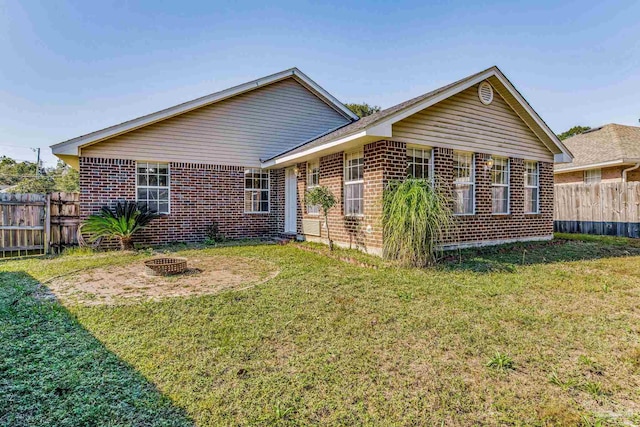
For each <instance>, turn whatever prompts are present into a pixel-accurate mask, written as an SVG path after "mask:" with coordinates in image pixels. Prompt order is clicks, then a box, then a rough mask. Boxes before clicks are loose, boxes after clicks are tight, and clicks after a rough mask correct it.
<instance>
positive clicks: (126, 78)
mask: <svg viewBox="0 0 640 427" xmlns="http://www.w3.org/2000/svg"><path fill="white" fill-rule="evenodd" d="M639 18H640V2H638V1H607V2H601V1H599V2H594V3H593V4H589V2H585V1H575V2H556V1H544V0H540V1H536V2H514V1H512V0H509V1H496V2H489V1H459V2H437V1H434V2H432V1H424V0H423V1H393V2H391V1H384V2H383V1H376V0H370V1H367V2H360V1H353V0H349V1H344V0H341V1H335V2H333V1H331V2H330V1H327V2H322V3H321V4H318V2H305V1H301V0H298V1H291V2H278V1H264V0H262V1H257V2H252V1H247V2H245V1H224V2H216V1H210V0H209V1H187V0H183V1H180V2H177V1H162V0H154V1H136V2H134V1H108V0H102V1H99V2H98V1H86V0H81V1H66V0H55V1H50V0H46V1H41V2H36V1H30V0H20V1H10V0H0V155H3V154H5V155H9V156H12V157H14V158H18V159H25V160H35V153H34V152H33V151H32V149H33V148H37V147H40V148H41V149H42V157H43V159H44V160H45V162H46V163H47V164H49V165H52V164H54V163H55V160H54V159H55V158H54V157H53V156H52V154H51V150H50V149H49V146H50V145H52V144H55V143H58V142H61V141H64V140H66V139H69V138H73V137H76V136H79V135H83V134H86V133H89V132H92V131H95V130H98V129H102V128H104V127H107V126H110V125H113V124H117V123H120V122H123V121H126V120H130V119H132V118H135V117H138V116H141V115H144V114H148V113H151V112H154V111H157V110H160V109H164V108H167V107H170V106H173V105H175V104H178V103H181V102H184V101H188V100H190V99H193V98H197V97H199V96H203V95H206V94H209V93H212V92H216V91H219V90H222V89H225V88H227V87H230V86H234V85H237V84H240V83H243V82H246V81H249V80H253V79H256V78H259V77H262V76H265V75H268V74H272V73H275V72H278V71H281V70H284V69H287V68H290V67H293V66H297V67H298V68H300V69H301V70H302V71H303V72H304V73H305V74H307V75H308V76H309V77H311V78H312V79H313V80H315V81H316V82H317V83H318V84H320V85H321V86H322V87H324V88H325V89H326V90H328V91H329V92H330V93H331V94H333V95H334V96H335V97H337V98H338V99H340V100H341V101H343V102H367V103H369V104H375V105H380V106H382V107H383V108H386V107H390V106H392V105H394V104H397V103H399V102H402V101H404V100H406V99H409V98H411V97H414V96H417V95H420V94H422V93H425V92H428V91H430V90H433V89H435V88H438V87H440V86H442V85H445V84H448V83H451V82H453V81H455V80H458V79H460V78H463V77H465V76H467V75H470V74H473V73H475V72H478V71H480V70H483V69H485V68H488V67H490V66H492V65H497V66H498V67H500V69H501V70H502V71H503V72H504V73H505V74H506V75H507V77H508V78H509V79H510V80H511V81H512V82H513V83H514V85H515V86H516V87H517V88H518V90H519V91H520V92H521V93H522V94H523V95H524V96H525V98H526V99H527V100H528V101H529V103H530V104H531V105H532V106H533V108H534V109H535V110H536V111H537V112H538V114H540V115H541V116H542V118H543V119H544V120H545V121H546V122H547V123H548V124H549V126H550V127H551V129H553V130H554V131H555V132H558V133H559V132H562V131H564V130H567V129H568V128H570V127H571V126H573V125H577V124H580V125H588V126H592V127H596V126H600V125H603V124H607V123H620V124H626V125H636V126H638V125H640V123H638V119H640V19H639Z"/></svg>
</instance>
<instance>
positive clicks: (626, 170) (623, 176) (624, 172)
mask: <svg viewBox="0 0 640 427" xmlns="http://www.w3.org/2000/svg"><path fill="white" fill-rule="evenodd" d="M638 168H640V162H638V163H636V164H635V166H631V167H630V168H627V169H624V170H623V171H622V182H627V172H631V171H633V170H636V169H638Z"/></svg>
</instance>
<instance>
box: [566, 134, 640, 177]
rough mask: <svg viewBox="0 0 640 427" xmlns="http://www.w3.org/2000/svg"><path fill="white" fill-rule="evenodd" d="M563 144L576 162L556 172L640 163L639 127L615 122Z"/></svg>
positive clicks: (568, 139) (572, 138) (576, 136)
mask: <svg viewBox="0 0 640 427" xmlns="http://www.w3.org/2000/svg"><path fill="white" fill-rule="evenodd" d="M563 142H564V144H565V146H566V147H567V148H569V149H570V150H571V152H572V153H573V155H574V159H573V163H568V164H562V165H556V166H555V171H556V173H559V172H571V171H579V170H585V169H594V168H600V167H603V166H614V165H624V164H634V163H638V162H640V127H637V126H624V125H618V124H615V123H611V124H608V125H604V126H601V127H599V128H595V129H591V130H588V131H586V132H584V133H581V134H579V135H575V136H572V137H571V138H567V139H565V140H564V141H563Z"/></svg>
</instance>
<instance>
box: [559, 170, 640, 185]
mask: <svg viewBox="0 0 640 427" xmlns="http://www.w3.org/2000/svg"><path fill="white" fill-rule="evenodd" d="M629 167H631V166H613V167H609V168H602V181H603V182H606V181H608V182H620V181H622V171H623V170H624V169H627V168H629ZM627 181H640V171H639V170H634V171H631V172H628V173H627ZM582 182H584V171H574V172H565V173H557V174H556V175H555V183H556V184H579V183H582Z"/></svg>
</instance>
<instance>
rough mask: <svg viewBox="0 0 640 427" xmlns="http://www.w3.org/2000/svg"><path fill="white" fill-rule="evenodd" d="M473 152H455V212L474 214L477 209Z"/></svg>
mask: <svg viewBox="0 0 640 427" xmlns="http://www.w3.org/2000/svg"><path fill="white" fill-rule="evenodd" d="M474 169H475V168H474V155H473V153H460V152H454V153H453V199H454V200H453V213H454V214H456V215H472V214H473V213H474V210H475V206H474V205H475V203H474V193H475V191H474V187H475V170H474Z"/></svg>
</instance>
